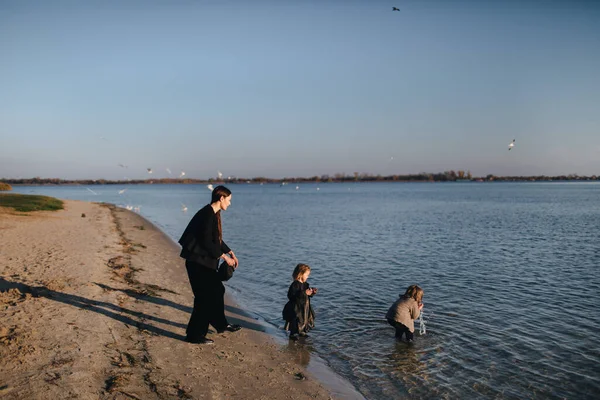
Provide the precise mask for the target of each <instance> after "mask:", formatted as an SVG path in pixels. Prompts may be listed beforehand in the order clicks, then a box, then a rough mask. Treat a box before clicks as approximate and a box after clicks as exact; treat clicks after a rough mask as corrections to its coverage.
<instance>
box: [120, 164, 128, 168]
mask: <svg viewBox="0 0 600 400" xmlns="http://www.w3.org/2000/svg"><path fill="white" fill-rule="evenodd" d="M119 167H121V168H129V167H128V166H127V165H123V164H119Z"/></svg>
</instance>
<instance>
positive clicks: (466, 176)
mask: <svg viewBox="0 0 600 400" xmlns="http://www.w3.org/2000/svg"><path fill="white" fill-rule="evenodd" d="M594 180H600V176H597V175H592V176H580V175H576V174H570V175H558V176H545V175H537V176H496V175H493V174H489V175H487V176H485V177H473V176H472V175H471V172H470V171H462V170H460V171H453V170H450V171H444V172H438V173H429V172H421V173H418V174H408V175H400V174H397V175H386V176H383V175H373V174H369V173H364V172H363V173H360V172H354V173H353V174H351V175H348V174H346V173H336V174H334V175H321V176H318V175H315V176H312V177H285V178H281V179H278V178H277V179H275V178H267V177H254V178H240V177H229V178H228V179H225V180H219V179H214V178H209V179H192V178H185V179H176V178H161V179H130V180H129V179H128V180H109V179H79V180H69V179H60V178H40V177H35V178H27V179H6V178H3V179H0V182H3V183H6V184H10V185H86V186H88V185H127V184H168V183H171V184H172V183H204V184H208V183H213V184H219V183H228V184H229V183H279V184H282V183H287V182H293V183H302V182H315V183H316V182H467V181H475V182H492V181H495V182H498V181H500V182H520V181H529V182H530V181H594Z"/></svg>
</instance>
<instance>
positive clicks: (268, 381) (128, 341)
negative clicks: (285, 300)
mask: <svg viewBox="0 0 600 400" xmlns="http://www.w3.org/2000/svg"><path fill="white" fill-rule="evenodd" d="M0 243H1V245H0V246H1V248H0V269H1V274H0V360H1V361H0V397H2V398H5V399H49V398H53V399H59V398H60V399H67V398H73V399H167V398H180V399H181V398H183V399H222V398H243V399H246V398H253V399H305V398H311V399H329V398H334V397H339V396H337V395H336V396H334V395H332V393H331V391H330V390H328V389H326V388H325V387H324V386H322V385H321V384H320V382H319V381H317V379H316V377H314V376H313V375H311V374H310V373H309V372H308V371H307V370H306V365H305V364H306V363H305V362H304V363H303V360H302V358H303V356H302V353H298V354H294V353H293V352H290V351H289V349H288V348H287V347H286V346H287V345H286V346H282V345H281V344H278V343H276V341H274V340H273V338H272V337H271V336H270V335H268V334H267V333H266V332H265V327H264V326H263V325H261V324H260V323H259V322H258V321H256V320H254V319H253V318H251V317H249V316H248V315H247V314H245V313H244V311H243V310H242V309H240V307H239V306H237V305H236V304H235V303H234V302H233V301H232V300H231V298H228V299H227V304H226V310H227V315H228V318H229V319H230V322H232V323H239V324H241V325H243V327H244V329H242V330H241V331H239V332H235V333H224V334H218V333H216V332H214V331H211V332H212V333H210V334H209V337H210V338H212V339H214V340H215V344H214V345H208V346H207V345H195V344H189V343H186V342H184V341H183V339H184V336H185V327H186V324H187V321H188V318H189V315H190V312H191V305H192V304H193V297H192V291H191V288H190V286H189V283H188V281H187V275H186V273H185V267H184V261H183V260H182V259H181V258H179V247H178V246H177V245H176V244H175V243H173V241H172V240H171V239H169V238H168V237H167V236H166V235H165V234H164V233H162V232H161V231H160V230H158V229H157V228H155V227H154V226H153V225H152V224H150V223H148V221H146V220H145V219H143V218H142V217H140V216H139V215H137V214H135V213H133V212H130V211H127V210H124V209H120V208H115V207H113V206H109V205H101V204H93V203H86V202H79V201H65V210H62V211H56V212H48V211H44V212H32V213H18V212H12V211H11V210H10V209H3V208H1V207H0ZM241 267H242V268H243V260H242V264H241ZM233 279H235V276H234V278H233Z"/></svg>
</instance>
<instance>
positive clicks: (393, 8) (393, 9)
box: [392, 7, 400, 11]
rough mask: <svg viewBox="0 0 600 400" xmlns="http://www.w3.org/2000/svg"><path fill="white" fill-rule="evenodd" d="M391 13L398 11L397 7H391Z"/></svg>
mask: <svg viewBox="0 0 600 400" xmlns="http://www.w3.org/2000/svg"><path fill="white" fill-rule="evenodd" d="M392 11H400V9H399V8H398V7H392Z"/></svg>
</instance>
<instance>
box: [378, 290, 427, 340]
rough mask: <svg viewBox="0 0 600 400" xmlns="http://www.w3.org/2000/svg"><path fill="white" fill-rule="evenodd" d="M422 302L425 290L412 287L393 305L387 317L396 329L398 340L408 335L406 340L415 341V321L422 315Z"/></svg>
mask: <svg viewBox="0 0 600 400" xmlns="http://www.w3.org/2000/svg"><path fill="white" fill-rule="evenodd" d="M422 300H423V289H421V288H420V287H419V286H417V285H410V286H409V287H408V289H406V293H404V294H403V295H401V296H400V298H399V299H398V300H396V301H395V302H394V304H392V306H391V307H390V309H389V310H388V312H387V314H386V315H385V317H386V318H387V320H388V322H389V324H390V325H391V326H393V327H394V328H396V339H398V340H401V339H402V335H403V334H406V340H407V341H408V342H412V341H413V334H414V332H415V323H414V320H415V319H417V318H419V314H421V309H422V308H423V303H422Z"/></svg>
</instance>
